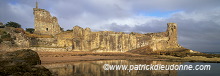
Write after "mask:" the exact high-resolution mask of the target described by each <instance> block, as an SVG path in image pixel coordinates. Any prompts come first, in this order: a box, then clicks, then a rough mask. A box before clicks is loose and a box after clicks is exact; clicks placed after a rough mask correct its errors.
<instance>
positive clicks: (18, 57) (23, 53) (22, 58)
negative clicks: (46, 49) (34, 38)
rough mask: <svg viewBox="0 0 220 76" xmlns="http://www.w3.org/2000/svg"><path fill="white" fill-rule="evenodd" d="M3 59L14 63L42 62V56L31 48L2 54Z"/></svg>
mask: <svg viewBox="0 0 220 76" xmlns="http://www.w3.org/2000/svg"><path fill="white" fill-rule="evenodd" d="M1 58H2V60H3V61H10V62H12V63H13V64H15V65H17V64H27V65H37V64H41V61H40V57H39V56H38V54H37V52H35V51H33V50H31V49H23V50H17V51H14V52H8V53H5V54H3V55H2V57H1Z"/></svg>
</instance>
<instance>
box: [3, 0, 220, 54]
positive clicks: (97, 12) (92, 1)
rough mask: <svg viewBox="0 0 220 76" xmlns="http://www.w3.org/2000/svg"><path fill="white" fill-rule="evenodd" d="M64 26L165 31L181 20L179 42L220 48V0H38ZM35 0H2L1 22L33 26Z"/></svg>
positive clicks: (196, 47) (200, 47) (195, 47)
mask: <svg viewBox="0 0 220 76" xmlns="http://www.w3.org/2000/svg"><path fill="white" fill-rule="evenodd" d="M38 2H39V8H42V9H46V10H48V11H50V13H51V14H52V15H53V16H56V17H57V18H58V20H59V24H60V25H61V27H63V28H65V29H72V27H73V26H75V25H79V26H81V27H84V28H85V27H90V28H91V29H93V30H102V31H104V30H109V31H123V32H139V33H149V32H163V31H165V30H166V23H168V22H174V23H177V24H178V30H179V31H178V34H179V35H178V36H179V43H180V44H181V45H183V46H185V47H187V48H190V49H193V50H198V51H219V50H220V48H219V47H218V45H220V42H219V41H220V36H219V32H220V5H219V3H220V1H219V0H193V1H190V0H145V1H144V0H105V1H103V0H80V1H79V0H65V1H63V0H38ZM34 7H35V1H34V0H19V1H18V0H16V1H14V0H3V1H1V3H0V10H4V11H1V13H0V22H4V23H6V22H8V21H15V22H18V23H20V24H22V27H23V28H27V27H34V26H33V19H34V18H33V9H32V8H34Z"/></svg>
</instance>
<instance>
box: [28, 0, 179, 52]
mask: <svg viewBox="0 0 220 76" xmlns="http://www.w3.org/2000/svg"><path fill="white" fill-rule="evenodd" d="M33 10H34V17H35V19H34V22H35V32H34V33H36V34H47V35H53V36H54V38H48V39H47V38H42V39H41V38H34V39H32V40H31V45H32V46H33V45H34V46H35V45H36V46H39V45H40V46H42V45H43V46H48V47H62V48H72V51H95V52H126V51H129V50H140V49H141V50H147V51H175V50H178V49H180V48H182V47H181V46H179V44H178V43H177V25H176V24H175V23H168V24H167V31H165V32H160V33H147V34H139V33H133V32H132V33H130V34H126V33H124V32H113V31H100V32H92V31H91V30H90V28H85V29H83V28H81V27H79V26H75V27H74V28H73V31H67V32H62V31H61V29H60V26H59V24H58V21H57V18H56V17H52V16H51V15H50V12H48V11H46V10H44V9H40V8H38V4H37V3H36V8H34V9H33Z"/></svg>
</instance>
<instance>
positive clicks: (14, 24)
mask: <svg viewBox="0 0 220 76" xmlns="http://www.w3.org/2000/svg"><path fill="white" fill-rule="evenodd" d="M5 26H8V27H15V28H21V25H20V24H18V23H16V22H12V21H10V22H7V23H6V24H5Z"/></svg>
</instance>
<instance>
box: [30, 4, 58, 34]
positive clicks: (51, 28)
mask: <svg viewBox="0 0 220 76" xmlns="http://www.w3.org/2000/svg"><path fill="white" fill-rule="evenodd" d="M33 10H34V26H35V31H34V33H35V34H46V35H53V36H54V35H56V34H58V33H60V32H61V28H60V25H59V24H58V20H57V18H56V17H52V16H51V15H50V12H48V11H47V10H45V9H40V8H38V7H36V8H33Z"/></svg>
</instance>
